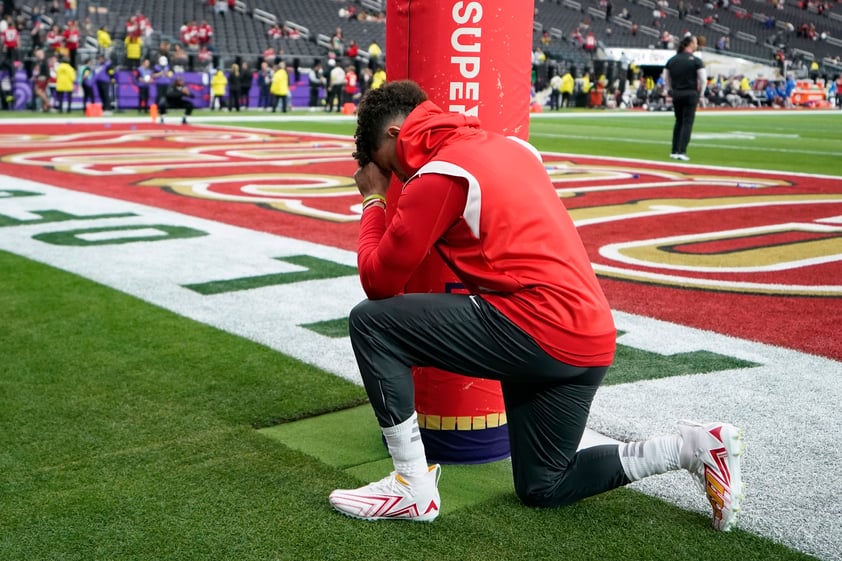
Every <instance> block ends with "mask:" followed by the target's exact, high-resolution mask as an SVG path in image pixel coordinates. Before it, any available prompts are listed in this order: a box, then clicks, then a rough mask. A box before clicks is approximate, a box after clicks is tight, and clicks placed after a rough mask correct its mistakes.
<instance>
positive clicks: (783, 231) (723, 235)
mask: <svg viewBox="0 0 842 561" xmlns="http://www.w3.org/2000/svg"><path fill="white" fill-rule="evenodd" d="M16 128H19V129H20V130H19V131H18V130H16ZM126 128H128V126H125V127H124V128H123V129H122V130H115V129H116V127H115V128H114V129H112V128H106V129H105V130H103V128H102V127H101V126H99V127H97V126H95V125H79V126H77V127H75V130H74V132H73V133H72V134H61V133H60V129H59V128H58V127H55V126H52V127H47V126H43V127H42V126H32V125H27V126H25V128H24V127H23V126H20V127H15V126H11V127H4V130H6V131H9V132H8V134H3V135H0V153H2V154H3V157H2V165H0V167H2V169H3V170H5V171H6V172H7V173H9V174H10V175H14V174H15V173H17V174H19V175H32V176H35V178H37V179H39V180H42V181H45V182H50V183H53V184H56V185H62V186H67V187H70V188H73V189H79V190H84V191H90V192H94V193H98V194H104V195H108V196H113V197H117V198H123V199H129V200H133V201H136V202H142V203H146V204H153V205H156V206H161V207H166V208H171V209H174V210H179V211H181V212H185V213H188V214H195V215H198V216H203V217H209V218H214V219H217V220H220V221H223V222H227V223H230V224H235V225H240V226H244V227H248V228H252V229H257V230H263V231H268V232H273V233H278V234H283V235H289V236H292V237H296V238H301V239H307V240H311V241H315V242H320V243H327V244H331V245H335V246H339V247H343V248H346V249H353V248H354V246H355V239H356V221H357V220H358V219H359V212H360V207H359V195H358V193H357V190H356V188H355V186H354V184H353V180H352V179H351V177H352V175H353V172H354V169H355V163H354V161H353V160H352V159H351V152H352V151H353V148H354V146H353V141H352V140H351V139H348V138H346V137H329V136H324V135H306V134H289V133H277V132H271V131H243V130H239V129H225V128H193V127H191V128H184V129H177V130H173V129H164V128H161V127H157V126H154V125H131V129H130V130H125V129H126ZM33 131H35V132H33ZM544 161H545V165H546V167H547V171H548V172H549V174H550V176H551V177H552V179H553V182H554V184H555V186H556V189H557V190H558V193H559V196H560V197H561V198H562V199H563V201H564V204H565V205H566V206H567V208H568V209H569V210H570V213H571V215H572V217H573V219H574V220H575V222H576V224H577V225H578V227H579V230H580V233H581V235H582V238H583V240H584V241H585V244H586V246H587V247H588V250H589V253H590V256H591V259H592V261H593V264H594V269H595V270H596V272H597V274H599V275H600V276H602V277H604V278H612V279H617V280H621V281H633V282H639V283H646V284H649V285H663V286H670V287H683V288H697V289H703V290H706V291H720V292H737V293H752V294H778V295H798V296H839V295H842V286H841V285H840V283H839V268H840V265H839V261H840V260H842V194H840V189H839V180H835V179H831V178H819V177H805V176H792V175H787V174H779V173H775V174H768V173H762V172H753V171H752V172H749V171H726V170H712V169H703V168H691V167H688V166H671V165H668V164H664V165H657V164H652V163H641V162H622V161H618V160H608V159H599V158H588V157H580V156H575V157H572V156H563V155H557V154H545V155H544ZM24 166H25V167H27V168H29V169H27V170H26V171H25V172H24V171H23V169H22V168H23V167H24ZM191 201H192V202H191ZM278 211H280V213H279V212H278ZM281 213H283V214H281Z"/></svg>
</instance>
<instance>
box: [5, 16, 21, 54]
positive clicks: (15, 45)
mask: <svg viewBox="0 0 842 561" xmlns="http://www.w3.org/2000/svg"><path fill="white" fill-rule="evenodd" d="M18 49H20V32H19V31H18V28H17V26H16V25H15V24H13V23H10V24H9V25H8V27H6V29H5V31H3V50H4V51H5V53H6V60H7V61H10V62H11V61H16V60H18Z"/></svg>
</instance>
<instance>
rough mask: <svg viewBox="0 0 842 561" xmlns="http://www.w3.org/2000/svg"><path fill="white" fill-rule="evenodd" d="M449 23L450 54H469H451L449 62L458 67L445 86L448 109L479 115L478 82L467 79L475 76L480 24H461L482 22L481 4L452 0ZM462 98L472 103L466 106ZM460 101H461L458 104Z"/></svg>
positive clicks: (478, 54)
mask: <svg viewBox="0 0 842 561" xmlns="http://www.w3.org/2000/svg"><path fill="white" fill-rule="evenodd" d="M451 16H452V18H453V22H454V23H455V24H456V25H457V27H456V29H454V30H453V33H451V35H450V46H451V47H452V48H453V52H454V53H472V56H463V55H453V56H451V57H450V63H451V64H453V65H455V66H456V67H457V68H458V71H459V74H458V77H460V78H462V80H451V82H450V84H449V88H448V101H449V102H450V104H449V105H448V106H447V109H448V111H450V112H452V113H464V114H466V115H471V116H473V117H476V116H478V114H479V103H478V102H479V82H478V81H471V80H473V79H474V78H476V77H477V76H478V75H479V70H480V49H481V43H480V37H481V36H482V28H481V27H465V24H467V23H471V24H478V23H479V22H480V21H482V4H481V3H479V2H468V4H467V5H465V3H464V2H456V3H455V4H454V5H453V10H452V11H451ZM464 100H469V101H473V102H476V103H474V104H473V106H472V107H470V108H468V107H467V105H466V104H465V103H464ZM460 102H461V103H460Z"/></svg>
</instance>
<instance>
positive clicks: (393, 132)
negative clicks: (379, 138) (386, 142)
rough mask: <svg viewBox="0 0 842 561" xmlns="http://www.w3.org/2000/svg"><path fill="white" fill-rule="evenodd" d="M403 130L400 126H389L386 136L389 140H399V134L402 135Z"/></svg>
mask: <svg viewBox="0 0 842 561" xmlns="http://www.w3.org/2000/svg"><path fill="white" fill-rule="evenodd" d="M400 132H401V128H400V126H399V125H389V127H388V128H387V129H386V136H388V137H389V138H397V137H398V134H400Z"/></svg>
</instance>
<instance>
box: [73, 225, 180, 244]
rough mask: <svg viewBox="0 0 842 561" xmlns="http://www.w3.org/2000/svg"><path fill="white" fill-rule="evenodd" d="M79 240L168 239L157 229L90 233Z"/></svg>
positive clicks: (81, 236)
mask: <svg viewBox="0 0 842 561" xmlns="http://www.w3.org/2000/svg"><path fill="white" fill-rule="evenodd" d="M77 237H78V238H79V239H82V240H85V241H88V242H105V241H113V240H125V239H130V238H154V237H161V238H163V237H166V233H165V232H162V231H161V230H158V229H157V228H138V229H133V230H129V231H119V230H116V231H105V232H90V233H85V234H79V235H78V236H77Z"/></svg>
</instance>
